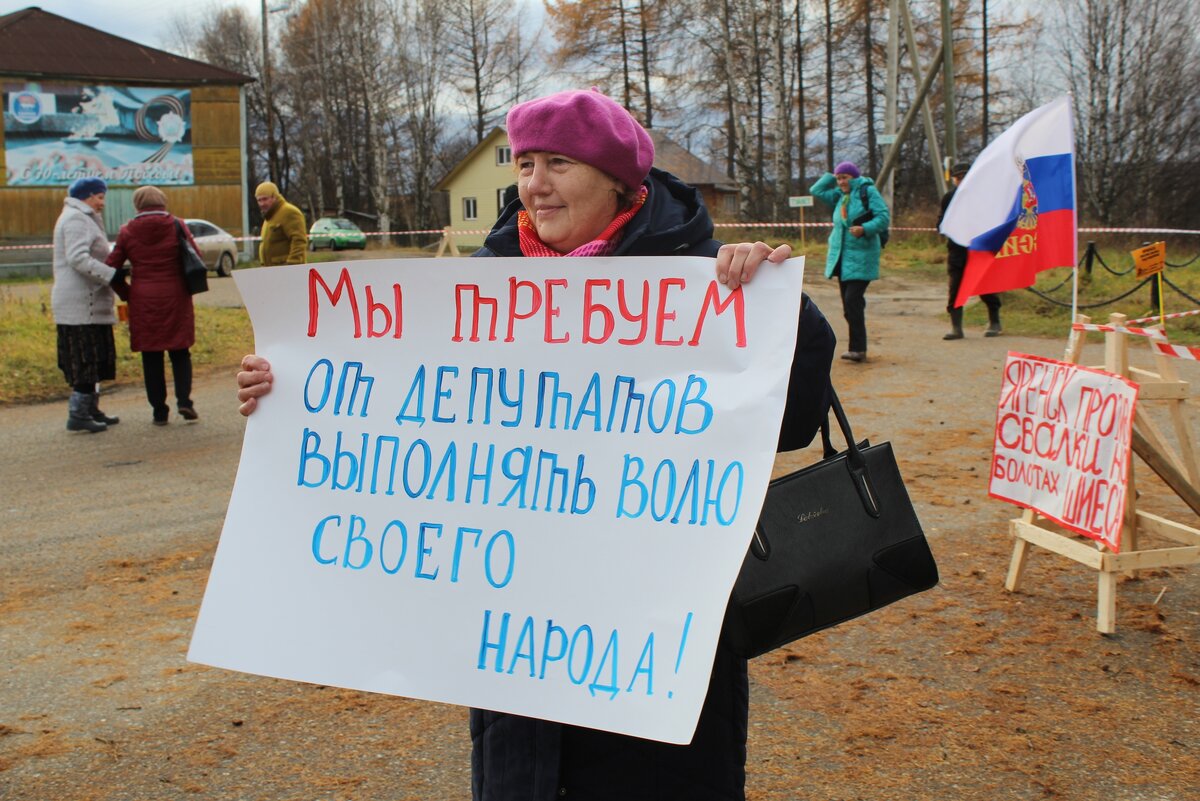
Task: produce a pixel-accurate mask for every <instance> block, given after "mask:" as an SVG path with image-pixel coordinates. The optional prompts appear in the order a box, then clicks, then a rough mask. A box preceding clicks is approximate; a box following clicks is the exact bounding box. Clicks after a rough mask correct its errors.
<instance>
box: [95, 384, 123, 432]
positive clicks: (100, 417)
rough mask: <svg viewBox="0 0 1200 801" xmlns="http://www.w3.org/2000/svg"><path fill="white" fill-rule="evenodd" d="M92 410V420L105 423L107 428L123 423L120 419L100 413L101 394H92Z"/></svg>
mask: <svg viewBox="0 0 1200 801" xmlns="http://www.w3.org/2000/svg"><path fill="white" fill-rule="evenodd" d="M90 408H91V414H92V419H93V420H95V421H96V422H97V423H104V424H105V425H106V426H115V425H116V424H117V423H119V422H121V418H120V417H109V416H108V415H107V414H105V413H104V412H102V411H100V393H99V392H93V393H92V401H91V407H90Z"/></svg>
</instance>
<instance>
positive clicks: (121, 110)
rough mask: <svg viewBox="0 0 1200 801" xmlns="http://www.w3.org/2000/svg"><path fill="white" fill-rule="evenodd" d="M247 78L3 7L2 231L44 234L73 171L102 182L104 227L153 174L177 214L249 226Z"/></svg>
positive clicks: (116, 222)
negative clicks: (105, 188) (105, 186)
mask: <svg viewBox="0 0 1200 801" xmlns="http://www.w3.org/2000/svg"><path fill="white" fill-rule="evenodd" d="M252 81H253V78H250V77H248V76H245V75H241V74H239V73H236V72H230V71H229V70H225V69H221V68H219V67H214V66H212V65H210V64H205V63H203V62H200V61H194V60H192V59H188V58H184V57H182V56H177V55H174V54H172V53H167V52H164V51H162V50H156V49H154V48H151V47H146V46H145V45H141V44H138V43H136V42H132V41H130V40H128V39H122V38H121V37H119V36H113V35H112V34H109V33H105V32H104V31H100V30H97V29H95V28H91V27H89V26H87V25H83V24H80V23H78V22H74V21H72V20H69V19H66V18H64V17H60V16H58V15H56V14H51V13H49V12H47V11H43V10H41V9H39V8H26V9H22V10H20V11H14V12H12V13H11V14H6V15H3V16H0V97H2V98H3V103H4V124H3V126H2V127H0V238H3V239H5V240H8V241H10V242H11V241H14V240H16V241H21V240H24V241H37V242H47V241H49V238H50V236H51V234H52V232H53V230H54V223H55V220H56V219H57V218H58V215H59V213H60V212H61V211H62V203H63V198H64V197H65V196H66V189H67V186H68V185H69V184H70V182H71V181H72V180H74V179H75V178H78V177H82V176H89V175H98V176H100V177H102V178H104V179H105V180H106V182H107V183H108V185H109V191H108V196H107V198H106V200H107V205H106V209H105V212H104V217H105V222H106V226H107V228H108V233H109V234H110V235H115V234H116V231H117V229H118V228H119V227H120V225H121V223H123V222H125V221H126V220H128V219H129V218H130V217H132V216H133V213H134V210H133V192H134V190H135V189H137V187H138V186H142V185H146V184H154V185H156V186H158V187H159V188H161V189H162V190H163V191H164V192H166V194H167V198H168V200H169V203H170V209H171V211H172V212H174V213H175V214H177V215H179V216H180V217H202V218H204V219H207V220H211V221H212V222H215V223H216V224H217V225H219V226H221V227H222V228H224V229H226V230H227V231H229V232H230V233H231V234H233V235H234V236H244V235H246V233H247V230H248V228H249V221H248V209H249V204H250V203H251V202H253V201H252V199H251V198H250V197H248V193H247V189H246V166H245V165H246V135H245V131H246V125H245V117H246V103H245V95H244V92H245V85H246V84H248V83H251V82H252Z"/></svg>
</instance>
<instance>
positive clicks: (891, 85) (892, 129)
mask: <svg viewBox="0 0 1200 801" xmlns="http://www.w3.org/2000/svg"><path fill="white" fill-rule="evenodd" d="M899 84H900V0H889V2H888V38H887V91H886V92H885V99H884V106H883V133H884V135H885V136H887V137H888V141H887V142H886V144H887V145H888V146H890V147H896V146H897V145H896V140H895V139H893V138H892V137H894V136H895V135H896V115H897V105H898V100H897V97H896V96H897V94H898V93H899V91H898V90H899ZM895 188H896V180H895V178H894V177H892V176H889V177H888V179H887V181H886V182H884V185H883V186H882V187H880V189H879V191H880V194H882V195H883V201H884V202H885V203H886V204H887V207H888V208H889V209H891V210H892V214H893V215H894V214H895V213H896V207H895V205H894V200H895Z"/></svg>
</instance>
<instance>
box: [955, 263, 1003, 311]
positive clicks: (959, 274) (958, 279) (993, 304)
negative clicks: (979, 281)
mask: <svg viewBox="0 0 1200 801" xmlns="http://www.w3.org/2000/svg"><path fill="white" fill-rule="evenodd" d="M966 270H967V267H966V265H963V266H962V267H952V266H950V265H946V273H947V274H948V275H949V276H950V298H949V299H948V300H947V301H946V311H948V312H953V311H954V299H955V298H957V297H958V288H959V287H960V286H962V280H963V273H964V272H966ZM979 299H980V300H982V301H983V305H984V306H987V308H988V312H989V313H990V314H989V318H988V319H991V317H992V316H994V315H995V314H996V312H998V311H1000V296H999V295H980V296H979Z"/></svg>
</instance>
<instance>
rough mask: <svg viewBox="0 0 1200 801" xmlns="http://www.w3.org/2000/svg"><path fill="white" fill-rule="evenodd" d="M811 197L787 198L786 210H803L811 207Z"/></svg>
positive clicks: (794, 196)
mask: <svg viewBox="0 0 1200 801" xmlns="http://www.w3.org/2000/svg"><path fill="white" fill-rule="evenodd" d="M812 204H813V196H812V195H792V196H791V197H789V198H788V208H793V209H804V208H808V207H810V206H812Z"/></svg>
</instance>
